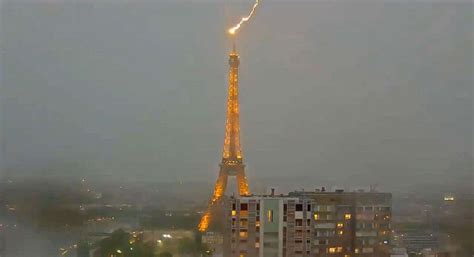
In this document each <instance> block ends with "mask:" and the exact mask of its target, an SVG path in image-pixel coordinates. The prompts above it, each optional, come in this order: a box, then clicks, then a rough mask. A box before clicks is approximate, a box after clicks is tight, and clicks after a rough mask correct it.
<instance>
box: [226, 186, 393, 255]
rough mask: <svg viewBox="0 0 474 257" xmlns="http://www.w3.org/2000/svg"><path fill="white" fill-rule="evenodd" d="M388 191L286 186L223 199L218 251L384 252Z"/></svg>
mask: <svg viewBox="0 0 474 257" xmlns="http://www.w3.org/2000/svg"><path fill="white" fill-rule="evenodd" d="M391 201H392V196H391V194H390V193H379V192H344V191H343V190H337V191H335V192H327V191H325V190H324V189H321V190H317V191H314V192H292V193H289V194H288V195H275V194H274V193H272V194H270V195H263V196H245V197H238V198H230V200H229V201H228V202H227V203H226V206H227V207H226V208H227V211H226V214H227V216H226V229H225V232H224V256H229V257H267V256H268V257H270V256H271V257H306V256H334V257H339V256H340V257H349V256H364V257H383V256H390V255H389V254H390V251H389V250H390V249H389V246H390V238H391V215H392V213H391Z"/></svg>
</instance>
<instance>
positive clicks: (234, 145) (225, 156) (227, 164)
mask: <svg viewBox="0 0 474 257" xmlns="http://www.w3.org/2000/svg"><path fill="white" fill-rule="evenodd" d="M239 62H240V61H239V54H238V53H237V51H236V50H235V46H234V48H233V50H232V52H230V54H229V65H230V68H229V92H228V96H227V119H226V123H225V138H224V149H223V151H222V162H221V164H220V165H219V167H220V170H219V177H218V178H217V181H216V184H215V186H214V193H213V195H212V198H211V200H210V202H209V206H208V208H207V210H206V212H205V213H204V215H203V216H202V218H201V222H200V223H199V231H206V230H207V228H208V226H209V222H210V221H211V210H212V208H213V207H214V205H215V204H216V203H217V202H218V201H219V200H220V199H221V198H222V196H223V195H224V193H225V190H226V187H227V180H228V178H229V176H235V177H236V178H237V187H238V191H239V194H240V195H241V196H244V195H249V194H250V191H249V186H248V183H247V177H246V176H245V165H244V164H243V159H242V148H241V145H240V124H239Z"/></svg>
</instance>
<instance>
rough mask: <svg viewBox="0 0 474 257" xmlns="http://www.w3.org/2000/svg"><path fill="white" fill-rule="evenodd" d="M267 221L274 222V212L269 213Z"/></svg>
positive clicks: (269, 211)
mask: <svg viewBox="0 0 474 257" xmlns="http://www.w3.org/2000/svg"><path fill="white" fill-rule="evenodd" d="M267 221H268V222H270V223H272V222H273V210H268V211H267Z"/></svg>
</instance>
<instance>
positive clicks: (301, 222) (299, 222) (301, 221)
mask: <svg viewBox="0 0 474 257" xmlns="http://www.w3.org/2000/svg"><path fill="white" fill-rule="evenodd" d="M295 222H296V226H303V220H302V219H296V220H295Z"/></svg>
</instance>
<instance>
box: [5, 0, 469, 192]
mask: <svg viewBox="0 0 474 257" xmlns="http://www.w3.org/2000/svg"><path fill="white" fill-rule="evenodd" d="M33 2H34V3H33ZM66 2H68V3H64V2H62V1H58V0H52V1H42V2H41V3H38V1H33V0H30V1H27V0H24V1H12V0H10V1H8V0H7V1H3V3H2V5H1V13H0V15H1V16H0V17H1V23H0V28H1V34H0V35H1V37H0V39H1V41H0V43H1V47H2V54H3V56H2V59H1V69H2V74H1V76H2V77H1V79H2V81H1V86H2V87H1V93H0V95H1V104H2V105H1V109H0V111H1V113H0V114H1V115H2V129H1V133H2V137H3V149H4V153H3V158H2V159H3V163H2V166H3V167H4V168H5V170H7V171H8V174H9V176H30V175H34V176H84V175H85V176H88V177H97V178H112V177H113V178H118V179H125V180H128V179H137V178H138V179H142V180H148V181H153V180H156V181H164V180H166V181H170V180H176V179H182V180H185V181H192V180H200V181H214V179H215V177H216V176H217V171H218V166H217V164H218V162H219V161H220V156H221V150H222V149H221V148H222V142H223V137H224V122H225V101H226V93H227V85H226V76H227V68H228V65H227V53H228V51H229V49H230V43H229V40H228V38H227V36H226V35H225V30H226V27H227V25H228V24H230V23H232V22H234V21H236V19H237V15H240V14H244V13H245V12H246V11H247V9H248V8H249V7H250V6H251V5H252V2H251V1H243V0H242V1H237V3H238V5H236V4H231V3H230V1H228V0H222V1H215V2H211V1H203V2H201V3H196V2H199V1H193V2H195V3H193V4H191V3H185V1H180V2H181V3H170V2H169V1H168V2H167V3H164V1H147V2H144V1H140V0H137V1H125V0H121V1H117V2H115V1H112V0H108V1H88V2H86V1H80V0H76V1H72V0H71V1H66ZM204 2H205V3H204ZM234 2H235V1H234ZM472 29H473V27H472V4H471V1H464V2H462V1H461V2H458V3H452V2H451V1H447V0H446V1H436V2H430V1H385V2H384V1H306V2H294V1H280V2H276V1H270V0H268V1H265V0H264V1H262V4H261V6H260V9H258V12H257V15H256V16H255V19H253V20H252V21H251V22H250V23H249V24H247V25H245V26H244V27H243V28H242V31H241V34H240V35H239V38H238V50H239V51H240V54H241V70H240V71H241V77H240V88H241V91H240V93H241V95H240V100H241V126H242V144H243V148H244V158H245V162H246V164H247V173H248V176H249V177H250V179H251V180H252V178H256V177H259V178H262V177H283V176H297V177H304V178H305V183H313V184H322V183H331V184H340V185H367V184H370V183H380V184H381V185H392V186H393V185H397V184H398V185H405V184H411V183H417V182H419V181H425V182H428V183H432V184H437V183H439V184H440V183H454V184H455V183H461V182H462V181H464V183H470V182H472V140H473V112H472V85H473V79H472V68H473V65H472V62H473V49H472V43H473V41H472V39H473V37H472Z"/></svg>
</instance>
